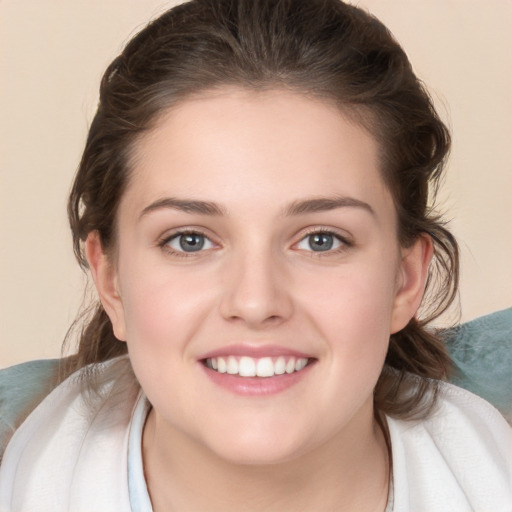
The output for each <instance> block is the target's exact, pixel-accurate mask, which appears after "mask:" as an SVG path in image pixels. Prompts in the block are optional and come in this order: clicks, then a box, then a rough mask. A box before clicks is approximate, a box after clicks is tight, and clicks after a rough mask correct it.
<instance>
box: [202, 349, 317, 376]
mask: <svg viewBox="0 0 512 512" xmlns="http://www.w3.org/2000/svg"><path fill="white" fill-rule="evenodd" d="M312 362H313V359H312V358H308V357H295V356H278V357H270V356H265V357H258V358H255V357H249V356H236V355H230V356H222V357H208V358H206V359H203V360H202V363H203V364H204V366H206V368H208V369H210V370H213V371H214V372H216V373H219V374H228V375H236V376H239V377H260V378H270V377H275V376H279V375H291V374H294V373H298V372H301V371H303V370H304V368H306V367H307V366H309V365H310V364H312Z"/></svg>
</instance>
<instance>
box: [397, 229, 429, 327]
mask: <svg viewBox="0 0 512 512" xmlns="http://www.w3.org/2000/svg"><path fill="white" fill-rule="evenodd" d="M433 254H434V246H433V244H432V239H431V238H430V236H428V235H426V234H425V235H421V236H420V237H418V239H417V240H416V241H415V242H414V244H413V245H412V246H410V247H407V248H405V249H402V260H401V262H400V268H399V272H398V279H397V290H396V294H395V301H394V304H393V314H392V318H391V334H393V333H395V332H398V331H400V330H401V329H403V328H404V327H405V326H406V325H407V324H408V323H409V320H410V319H411V318H413V317H414V315H415V314H416V311H417V310H418V308H419V305H420V303H421V299H422V298H423V293H424V291H425V284H426V282H427V275H428V267H429V265H430V261H431V260H432V256H433Z"/></svg>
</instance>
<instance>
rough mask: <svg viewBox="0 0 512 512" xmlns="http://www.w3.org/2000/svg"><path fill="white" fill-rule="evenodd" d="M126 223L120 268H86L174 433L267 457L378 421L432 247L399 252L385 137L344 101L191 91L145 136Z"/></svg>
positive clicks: (203, 445) (157, 415) (163, 424)
mask: <svg viewBox="0 0 512 512" xmlns="http://www.w3.org/2000/svg"><path fill="white" fill-rule="evenodd" d="M118 235H119V236H118V248H117V249H118V251H117V259H116V261H115V262H114V265H113V270H111V271H110V272H106V271H105V272H103V273H102V271H101V268H100V267H101V265H98V264H96V263H95V262H94V261H93V262H92V265H91V266H92V267H93V269H95V268H96V270H95V277H96V282H97V284H98V288H99V290H100V294H101V296H102V300H103V303H104V305H105V308H106V309H107V312H108V313H109V316H110V317H111V319H112V322H113V325H114V329H115V332H116V335H117V336H118V337H119V338H120V339H123V340H126V342H127V343H128V349H129V354H130V358H131V361H132V364H133V368H134V371H135V373H136V375H137V377H138V379H139V382H140V384H141V385H142V388H143V389H144V391H145V393H146V395H147V396H148V398H149V400H150V402H151V403H152V404H153V407H154V409H153V412H152V413H151V414H152V415H154V420H155V422H156V424H157V425H159V428H160V431H161V432H167V434H168V435H167V438H168V439H172V438H176V436H178V437H181V438H182V439H187V440H188V441H190V442H191V443H194V445H195V446H197V447H199V449H202V450H206V451H208V452H213V453H215V454H216V455H218V456H220V457H223V458H224V459H228V460H231V461H237V462H248V463H262V462H264V463H268V462H279V461H284V460H290V459H293V458H294V457H298V456H300V455H303V454H305V453H308V452H311V451H314V450H315V449H317V448H318V447H320V446H326V445H329V444H330V443H331V444H332V443H339V442H342V440H345V441H346V440H347V439H353V436H354V435H358V432H367V431H368V429H369V428H371V425H372V422H373V419H372V418H373V405H372V393H373V389H374V387H375V384H376V381H377V379H378V377H379V374H380V372H381V369H382V366H383V362H384V358H385V355H386V350H387V346H388V340H389V336H390V333H392V332H395V331H396V330H399V329H400V328H402V327H403V326H404V325H405V324H406V323H407V321H408V320H409V319H410V317H411V316H412V315H413V314H414V310H415V309H416V306H417V296H418V294H420V292H418V290H416V288H418V289H419V288H421V286H422V283H421V280H422V279H423V277H424V276H422V275H420V274H421V273H422V270H421V268H420V267H421V264H420V263H417V262H419V261H420V260H421V259H422V258H423V259H424V256H422V255H423V254H424V251H423V250H420V251H418V250H416V249H414V247H413V248H412V249H408V250H407V251H405V250H402V249H401V248H400V246H399V244H398V241H397V222H396V213H395V209H394V206H393V201H392V198H391V195H390V193H389V191H388V190H387V188H386V186H385V185H384V183H383V180H382V178H381V176H380V174H379V159H378V147H377V144H376V142H375V140H374V139H373V138H372V137H371V136H370V135H369V134H368V133H367V132H366V131H364V130H363V129H362V128H360V127H358V126H357V125H355V124H353V123H351V122H350V121H349V120H347V118H345V117H344V116H343V115H342V114H341V113H340V112H339V110H337V109H336V108H335V107H334V106H331V105H330V104H328V103H324V102H321V101H319V100H314V99H311V98H308V97H305V96H302V95H299V94H293V93H290V92H283V91H274V92H261V93H256V92H248V91H244V90H234V89H229V90H228V89H226V90H224V91H218V92H211V93H208V94H204V95H203V96H201V97H197V98H194V99H189V100H186V101H184V102H183V103H181V104H180V105H179V106H177V107H175V108H174V109H173V110H172V111H170V112H169V113H168V114H166V116H165V117H164V118H163V119H162V120H161V121H160V122H159V124H158V126H156V128H154V129H153V130H152V131H151V132H150V133H148V134H147V135H145V137H144V138H143V139H142V140H141V141H140V142H139V143H138V145H137V147H136V155H135V158H134V172H133V175H132V177H131V180H130V183H129V186H128V188H127V191H126V193H125V195H124V197H123V199H122V202H121V205H120V208H119V212H118ZM89 252H90V254H91V257H90V259H91V260H94V255H93V250H92V249H91V250H90V251H89ZM411 255H412V256H411ZM415 255H416V256H415ZM418 255H419V256H418ZM409 260H410V261H411V262H412V263H409ZM98 268H99V270H98ZM418 269H419V270H418ZM416 274H418V275H416ZM105 276H106V277H105ZM414 286H416V288H414ZM413 292H414V293H413ZM173 436H174V437H173ZM227 439H228V440H229V442H226V440H227Z"/></svg>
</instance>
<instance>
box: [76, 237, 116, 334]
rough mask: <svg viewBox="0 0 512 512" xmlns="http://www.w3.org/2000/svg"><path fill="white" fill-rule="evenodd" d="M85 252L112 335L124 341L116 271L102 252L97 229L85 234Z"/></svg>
mask: <svg viewBox="0 0 512 512" xmlns="http://www.w3.org/2000/svg"><path fill="white" fill-rule="evenodd" d="M85 254H86V256H87V261H88V263H89V268H90V269H91V274H92V278H93V280H94V284H95V285H96V290H97V291H98V295H99V297H100V300H101V304H102V305H103V308H104V309H105V311H106V313H107V315H108V317H109V318H110V322H111V323H112V327H113V329H114V335H115V337H116V338H117V339H118V340H120V341H126V327H125V321H124V308H123V303H122V300H121V295H120V293H119V287H118V279H117V272H116V270H115V268H114V266H113V265H112V263H111V261H110V260H109V258H108V256H107V255H106V254H105V253H104V252H103V247H102V245H101V241H100V237H99V234H98V232H97V231H93V232H91V233H89V235H88V236H87V240H86V241H85Z"/></svg>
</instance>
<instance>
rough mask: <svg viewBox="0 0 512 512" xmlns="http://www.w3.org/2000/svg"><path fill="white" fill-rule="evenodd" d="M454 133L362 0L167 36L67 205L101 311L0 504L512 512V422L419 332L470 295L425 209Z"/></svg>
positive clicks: (118, 65)
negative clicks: (457, 380) (455, 381)
mask: <svg viewBox="0 0 512 512" xmlns="http://www.w3.org/2000/svg"><path fill="white" fill-rule="evenodd" d="M449 145H450V139H449V134H448V132H447V130H446V128H445V126H444V125H443V123H442V122H441V121H440V120H439V118H438V116H437V114H436V112H435V110H434V108H433V106H432V104H431V101H430V99H429V97H428V95H427V93H426V92H425V90H424V89H423V87H422V86H421V84H420V82H419V81H418V79H417V78H416V77H415V75H414V74H413V72H412V69H411V66H410V64H409V62H408V60H407V57H406V56H405V53H404V52H403V50H402V49H401V48H400V47H399V45H398V44H397V43H396V41H395V40H394V39H393V38H392V36H391V35H390V34H389V32H388V31H387V30H386V29H385V27H384V26H383V25H382V24H381V23H380V22H378V21H377V20H376V19H374V18H372V17H371V16H370V15H368V14H367V13H365V12H363V11H361V10H359V9H357V8H356V7H353V6H349V5H346V4H344V3H342V2H340V1H339V0H311V1H308V2H302V1H299V0H257V1H254V0H238V1H235V0H214V1H212V0H208V1H206V0H193V1H192V2H189V3H186V4H183V5H180V6H178V7H176V8H174V9H172V10H170V11H168V12H166V13H165V14H163V15H162V16H161V17H160V18H158V19H157V20H155V21H154V22H152V23H151V24H150V25H149V26H148V27H147V28H146V29H144V30H143V31H142V32H141V33H139V34H138V35H137V36H136V37H135V38H134V39H133V40H132V41H131V42H130V43H129V44H128V45H127V47H126V48H125V50H124V51H123V53H122V54H121V55H120V56H119V57H117V58H116V59H115V60H114V61H113V63H112V64H111V65H110V66H109V68H108V69H107V71H106V73H105V75H104V78H103V81H102V84H101V91H100V104H99V106H98V111H97V113H96V116H95V118H94V120H93V123H92V125H91V128H90V132H89V137H88V140H87V144H86V148H85V151H84V154H83V157H82V161H81V164H80V167H79V170H78V173H77V176H76V179H75V182H74V186H73V190H72V193H71V197H70V200H69V217H70V222H71V227H72V231H73V236H74V244H75V245H74V246H75V252H76V255H77V257H78V260H79V262H80V264H81V265H82V266H83V267H84V268H89V269H90V271H91V273H92V276H93V279H94V282H95V284H96V288H97V290H98V294H99V298H100V301H101V302H100V303H99V304H98V306H97V309H96V310H95V312H94V314H93V315H92V317H91V318H90V319H89V321H88V323H87V325H86V326H85V328H84V330H83V334H82V338H81V341H80V346H79V350H78V353H77V355H76V356H75V357H74V358H72V359H71V360H70V361H68V362H67V363H68V365H67V367H66V368H63V371H64V372H66V373H67V374H71V373H72V375H71V376H70V377H69V378H67V379H66V380H64V382H62V383H61V384H60V385H59V386H58V387H56V388H55V389H54V390H53V391H52V392H51V393H50V394H49V395H48V396H47V397H46V398H45V399H44V400H43V401H42V403H41V404H40V405H39V406H38V407H37V408H36V409H35V410H34V411H33V412H32V413H31V414H30V415H29V416H28V418H27V419H26V421H25V422H24V423H23V425H22V426H21V427H20V428H19V429H18V430H17V431H16V433H15V434H14V436H13V437H12V439H11V441H10V443H9V445H8V447H7V450H6V452H5V455H4V459H3V462H2V465H1V467H0V510H2V511H4V510H5V511H11V510H12V511H14V510H52V511H58V510H72V511H81V510H83V511H86V510H87V511H90V510H116V511H119V510H155V511H161V510H164V511H170V510H176V511H180V512H182V511H194V512H195V511H202V510H208V511H210V512H212V511H217V510H223V511H229V510H238V511H240V510H246V511H251V510H262V509H263V510H267V511H274V510H275V511H280V512H283V511H287V510H308V511H310V510H311V511H335V510H336V511H337V510H344V511H350V510H354V511H358V512H363V511H391V510H393V511H418V512H421V511H432V510H436V511H443V510H446V511H450V512H453V511H469V510H478V511H483V510H492V511H501V510H503V511H505V510H509V509H510V507H511V505H512V457H511V454H512V432H511V430H510V427H509V426H508V424H507V423H506V422H505V421H504V419H503V418H502V417H501V415H500V414H499V413H498V411H496V410H495V409H494V408H493V407H492V406H490V405H489V404H487V403H486V402H484V401H483V400H481V399H479V398H477V397H476V396H474V395H472V394H470V393H468V392H466V391H463V390H462V389H459V388H456V387H454V386H450V385H448V384H445V383H442V382H441V380H442V379H445V378H446V376H447V374H448V371H449V368H450V360H449V357H448V354H447V352H446V349H445V347H444V344H443V343H442V341H441V340H440V339H438V338H437V337H436V335H435V333H434V332H433V331H432V330H431V329H428V328H427V324H428V322H430V321H431V320H432V319H433V318H436V317H437V316H438V315H439V314H440V313H441V312H442V311H444V310H445V308H446V307H447V306H448V305H449V304H450V303H451V301H452V300H453V297H454V294H455V293H456V290H457V275H458V254H457V246H456V242H455V240H454V239H453V237H452V236H451V234H450V233H449V232H448V231H447V229H446V228H445V227H444V225H443V223H442V221H441V219H440V218H439V217H438V216H437V214H436V213H435V212H434V211H433V209H432V206H431V205H432V201H433V196H434V195H435V191H436V189H437V185H438V183H439V179H440V177H441V174H442V169H443V164H444V160H445V157H446V155H447V152H448V150H449ZM429 195H430V196H431V197H429ZM419 308H420V309H419ZM418 309H419V312H418ZM73 372H75V373H73Z"/></svg>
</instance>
